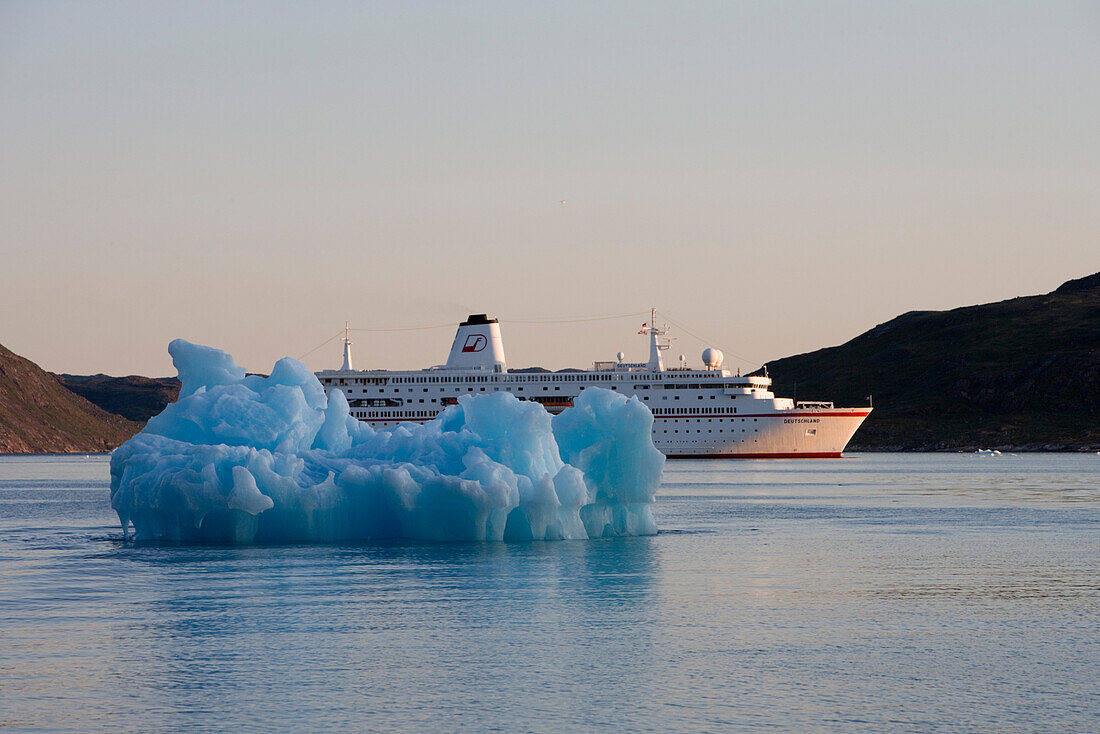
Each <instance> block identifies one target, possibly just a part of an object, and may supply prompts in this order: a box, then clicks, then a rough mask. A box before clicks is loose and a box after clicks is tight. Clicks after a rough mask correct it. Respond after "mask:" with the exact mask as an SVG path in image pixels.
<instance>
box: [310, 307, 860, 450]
mask: <svg viewBox="0 0 1100 734" xmlns="http://www.w3.org/2000/svg"><path fill="white" fill-rule="evenodd" d="M641 333H648V334H650V336H651V354H650V361H649V362H645V363H624V362H622V361H621V355H620V361H619V362H597V363H596V364H595V365H594V367H593V369H591V370H587V371H578V370H570V371H565V372H554V373H550V372H529V371H519V372H517V371H508V370H507V369H506V368H505V361H504V347H503V343H502V341H501V338H500V331H499V326H498V325H497V322H496V321H495V320H492V321H490V320H488V319H487V318H485V316H484V315H477V316H471V317H470V319H469V320H467V321H466V322H463V323H462V324H461V325H460V326H459V331H458V334H457V336H456V337H455V341H454V345H453V346H452V348H451V356H450V358H449V359H448V363H447V365H446V366H444V367H433V368H430V369H425V370H412V371H390V370H354V369H352V368H351V352H350V344H351V342H350V340H349V339H347V338H345V351H344V365H343V367H342V368H341V369H339V370H326V371H323V372H318V373H317V377H318V379H319V380H320V381H321V384H322V385H324V387H325V390H326V391H331V390H340V391H341V392H343V393H344V396H345V397H346V398H347V400H348V403H349V405H350V408H351V414H352V416H354V417H356V418H358V419H359V420H362V421H365V422H366V423H368V424H370V425H371V426H372V427H374V428H390V427H394V426H397V425H399V424H401V423H404V422H422V421H428V420H432V419H433V418H434V417H435V416H436V415H438V414H439V413H440V412H441V411H443V410H445V409H446V408H447V406H449V405H453V404H455V403H456V402H457V401H458V398H459V397H461V396H462V395H480V394H486V393H493V392H509V393H511V394H513V395H515V396H516V397H517V398H519V399H520V400H530V401H533V402H538V403H540V404H541V405H543V406H544V407H545V408H546V409H547V410H548V411H549V412H551V413H559V412H561V411H562V410H565V409H566V408H568V407H569V406H570V405H572V403H573V399H574V398H575V397H576V396H577V395H579V394H580V392H581V391H583V390H586V389H592V388H604V389H609V390H614V391H616V392H619V393H621V394H624V395H627V396H633V397H636V398H637V399H638V400H640V401H642V402H643V403H644V404H645V405H646V406H647V407H649V409H650V411H651V412H652V413H653V443H654V445H655V446H656V447H657V448H658V449H659V450H660V451H662V452H663V453H664V454H665V455H666V456H668V457H669V458H836V457H839V456H841V454H842V452H843V451H844V447H845V446H847V445H848V441H849V440H851V438H852V436H853V434H855V432H856V430H857V429H858V428H859V426H860V425H861V424H862V423H863V421H864V419H865V418H866V417H867V416H868V415H869V414H870V412H871V409H870V408H834V407H833V405H832V404H831V403H797V404H796V403H795V402H794V401H793V400H790V399H789V398H777V397H775V396H774V395H773V394H772V393H771V391H770V386H771V380H770V379H769V378H767V377H760V376H746V377H741V376H739V375H736V376H735V375H732V374H731V373H730V372H729V371H728V370H724V369H720V368H719V364H720V360H721V354H720V353H717V354H718V356H717V360H715V359H714V358H713V357H711V361H712V364H711V365H710V366H709V367H707V368H704V369H687V368H684V367H681V368H680V369H666V368H665V367H664V365H663V362H662V360H661V355H660V350H661V349H663V348H666V347H665V346H664V345H662V344H661V343H660V342H659V341H658V337H659V336H662V335H663V334H664V333H665V332H664V331H661V330H657V329H655V328H653V327H648V326H647V327H643V332H641ZM714 351H715V350H708V353H709V352H714ZM708 353H704V357H705V358H706V357H708V356H709V355H708ZM715 361H717V362H718V363H719V364H714V363H713V362H715Z"/></svg>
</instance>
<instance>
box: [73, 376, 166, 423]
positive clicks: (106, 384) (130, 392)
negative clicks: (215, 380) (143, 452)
mask: <svg viewBox="0 0 1100 734" xmlns="http://www.w3.org/2000/svg"><path fill="white" fill-rule="evenodd" d="M54 377H55V378H56V379H57V381H58V382H60V383H61V384H62V385H64V386H65V387H67V388H68V389H70V390H72V391H73V392H75V393H76V394H77V395H79V396H81V397H82V398H85V399H86V400H89V401H91V402H93V403H95V404H96V405H98V406H99V407H101V408H103V409H104V410H106V411H107V412H108V413H114V414H115V415H121V416H122V417H123V418H126V419H128V420H132V421H138V422H139V423H144V422H145V421H147V420H149V419H150V418H152V417H153V416H154V415H157V414H158V413H160V412H161V411H162V410H164V407H165V406H166V405H168V403H173V402H175V401H176V398H177V397H179V394H180V381H179V380H178V379H176V378H175V377H139V376H137V375H130V376H128V377H111V376H110V375H68V374H65V375H54Z"/></svg>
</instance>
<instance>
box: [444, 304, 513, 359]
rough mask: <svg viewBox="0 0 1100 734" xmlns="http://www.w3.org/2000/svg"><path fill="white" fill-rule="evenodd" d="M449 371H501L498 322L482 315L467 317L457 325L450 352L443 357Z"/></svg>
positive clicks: (501, 353) (501, 352)
mask: <svg viewBox="0 0 1100 734" xmlns="http://www.w3.org/2000/svg"><path fill="white" fill-rule="evenodd" d="M447 367H448V368H451V369H459V370H462V369H466V370H469V369H482V370H491V371H493V372H504V371H505V369H507V366H506V364H505V361H504V342H503V341H502V340H501V338H500V322H499V321H497V320H496V319H490V318H489V317H488V316H487V315H485V314H483V313H475V314H470V316H469V317H467V319H466V320H465V321H463V322H462V323H461V324H459V325H458V333H456V334H455V340H454V344H452V345H451V353H450V355H449V356H448V357H447Z"/></svg>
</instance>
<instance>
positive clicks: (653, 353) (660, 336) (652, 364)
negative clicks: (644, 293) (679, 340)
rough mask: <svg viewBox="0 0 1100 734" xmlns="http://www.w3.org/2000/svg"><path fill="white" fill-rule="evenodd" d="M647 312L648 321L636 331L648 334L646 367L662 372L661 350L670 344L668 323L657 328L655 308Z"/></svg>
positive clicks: (663, 365)
mask: <svg viewBox="0 0 1100 734" xmlns="http://www.w3.org/2000/svg"><path fill="white" fill-rule="evenodd" d="M649 314H650V320H649V323H648V324H642V330H641V331H639V332H638V333H639V334H648V335H649V364H647V365H646V367H647V369H649V371H650V372H664V371H665V361H664V359H663V358H662V357H661V352H663V351H665V350H667V349H669V348H670V347H671V346H672V338H671V337H669V336H668V324H665V328H663V329H658V328H657V309H655V308H653V309H650V311H649Z"/></svg>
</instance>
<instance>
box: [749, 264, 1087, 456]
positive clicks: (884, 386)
mask: <svg viewBox="0 0 1100 734" xmlns="http://www.w3.org/2000/svg"><path fill="white" fill-rule="evenodd" d="M768 370H769V372H770V374H771V377H772V379H773V380H774V382H775V392H776V394H779V395H791V394H792V393H795V392H797V396H796V397H797V399H799V400H812V399H823V400H832V401H834V402H836V404H837V405H866V396H867V395H873V396H874V403H875V411H874V412H873V413H872V414H871V417H870V418H868V420H867V422H866V423H865V424H864V426H863V428H862V429H860V431H859V433H857V434H856V436H855V438H854V439H853V440H852V444H851V446H850V448H853V449H858V448H879V449H884V448H898V449H972V448H977V447H989V448H996V447H1001V448H1015V449H1025V450H1026V449H1078V450H1086V449H1087V450H1097V449H1100V273H1097V274H1096V275H1091V276H1089V277H1087V278H1081V279H1079V280H1073V281H1069V282H1068V283H1065V284H1064V285H1062V286H1061V287H1060V288H1058V289H1057V290H1056V291H1054V292H1053V293H1048V294H1046V295H1043V296H1029V297H1025V298H1014V299H1012V300H1009V301H1001V302H999V303H990V304H984V305H980V306H969V307H966V308H956V309H953V310H951V311H911V312H909V313H906V314H902V315H901V316H898V317H897V318H896V319H894V320H892V321H888V322H886V323H885V324H880V325H879V326H876V327H875V328H874V329H871V330H870V331H868V332H866V333H865V334H861V335H860V336H858V337H856V338H855V339H852V340H851V341H850V342H848V343H846V344H843V345H841V346H839V347H831V348H829V349H821V350H818V351H816V352H810V353H808V354H799V355H796V356H794V357H787V358H786V359H781V360H778V361H776V362H770V363H769V364H768Z"/></svg>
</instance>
